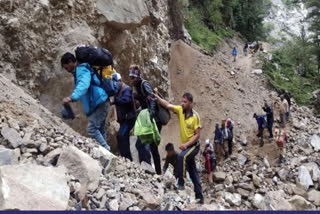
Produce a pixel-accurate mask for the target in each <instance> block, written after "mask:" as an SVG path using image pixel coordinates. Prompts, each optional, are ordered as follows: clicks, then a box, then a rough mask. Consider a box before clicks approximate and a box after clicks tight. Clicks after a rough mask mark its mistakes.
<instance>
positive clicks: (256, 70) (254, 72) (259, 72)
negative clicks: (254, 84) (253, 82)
mask: <svg viewBox="0 0 320 214" xmlns="http://www.w3.org/2000/svg"><path fill="white" fill-rule="evenodd" d="M251 73H252V74H262V73H263V71H262V70H261V69H253V70H252V71H251Z"/></svg>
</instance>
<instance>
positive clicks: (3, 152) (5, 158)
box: [0, 148, 20, 166]
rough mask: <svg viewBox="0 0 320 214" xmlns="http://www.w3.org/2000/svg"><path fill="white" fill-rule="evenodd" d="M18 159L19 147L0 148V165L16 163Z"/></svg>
mask: <svg viewBox="0 0 320 214" xmlns="http://www.w3.org/2000/svg"><path fill="white" fill-rule="evenodd" d="M19 160H20V149H19V148H17V149H15V150H13V149H5V148H3V149H2V148H0V166H4V165H17V164H18V163H19Z"/></svg>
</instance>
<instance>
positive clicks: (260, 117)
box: [253, 113, 266, 147]
mask: <svg viewBox="0 0 320 214" xmlns="http://www.w3.org/2000/svg"><path fill="white" fill-rule="evenodd" d="M253 118H255V119H256V120H257V124H258V130H259V133H258V134H257V137H259V138H260V147H263V145H264V143H263V130H264V128H265V124H266V121H265V119H264V115H257V114H256V113H254V115H253Z"/></svg>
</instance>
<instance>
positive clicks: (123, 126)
mask: <svg viewBox="0 0 320 214" xmlns="http://www.w3.org/2000/svg"><path fill="white" fill-rule="evenodd" d="M134 124H135V119H132V120H125V121H123V122H121V123H120V129H119V131H118V135H117V140H118V146H119V150H120V155H121V156H122V157H125V158H127V159H129V160H131V161H132V155H131V151H130V131H131V129H132V128H133V127H134Z"/></svg>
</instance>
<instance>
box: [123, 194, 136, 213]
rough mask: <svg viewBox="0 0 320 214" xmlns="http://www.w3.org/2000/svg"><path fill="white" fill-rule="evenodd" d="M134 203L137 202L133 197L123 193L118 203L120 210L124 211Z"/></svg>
mask: <svg viewBox="0 0 320 214" xmlns="http://www.w3.org/2000/svg"><path fill="white" fill-rule="evenodd" d="M136 203H137V201H136V197H135V195H133V194H130V193H125V194H124V196H123V197H122V199H121V202H120V210H123V211H126V210H128V209H129V208H130V207H132V206H133V205H135V204H136Z"/></svg>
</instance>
